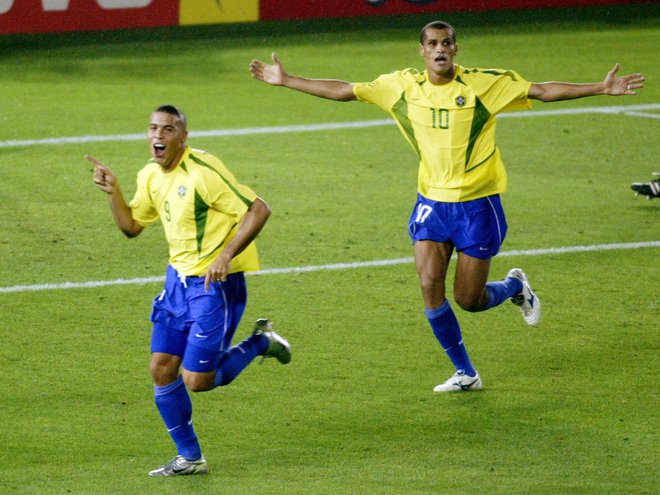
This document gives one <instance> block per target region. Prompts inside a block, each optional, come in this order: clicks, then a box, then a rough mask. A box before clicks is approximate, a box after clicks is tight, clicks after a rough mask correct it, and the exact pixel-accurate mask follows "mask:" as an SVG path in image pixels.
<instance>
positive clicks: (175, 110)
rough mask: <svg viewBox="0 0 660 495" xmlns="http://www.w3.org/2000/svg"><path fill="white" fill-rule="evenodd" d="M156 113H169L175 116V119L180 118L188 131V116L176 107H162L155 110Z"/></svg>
mask: <svg viewBox="0 0 660 495" xmlns="http://www.w3.org/2000/svg"><path fill="white" fill-rule="evenodd" d="M154 112H164V113H169V114H170V115H174V116H175V117H178V118H179V120H180V121H181V123H182V124H183V128H184V129H186V128H187V127H188V123H187V122H188V121H187V119H186V114H185V113H183V112H182V111H181V110H179V109H178V108H177V107H175V106H174V105H161V106H159V107H158V108H156V109H155V110H154Z"/></svg>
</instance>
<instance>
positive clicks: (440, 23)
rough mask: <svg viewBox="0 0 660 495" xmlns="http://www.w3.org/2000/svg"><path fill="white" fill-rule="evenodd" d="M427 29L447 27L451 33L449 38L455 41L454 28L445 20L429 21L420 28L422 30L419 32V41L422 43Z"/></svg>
mask: <svg viewBox="0 0 660 495" xmlns="http://www.w3.org/2000/svg"><path fill="white" fill-rule="evenodd" d="M427 29H448V30H449V32H450V34H451V40H452V41H453V42H454V43H456V30H455V29H454V28H453V26H452V25H451V24H449V23H447V22H445V21H433V22H429V23H428V24H427V25H426V26H424V27H423V28H422V31H421V32H420V33H419V42H420V43H421V44H422V45H423V44H424V41H425V40H426V30H427Z"/></svg>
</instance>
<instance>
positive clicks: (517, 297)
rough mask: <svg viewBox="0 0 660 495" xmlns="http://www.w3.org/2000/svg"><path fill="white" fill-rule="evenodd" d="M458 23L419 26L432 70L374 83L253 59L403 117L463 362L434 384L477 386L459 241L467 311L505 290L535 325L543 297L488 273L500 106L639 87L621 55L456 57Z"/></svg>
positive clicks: (422, 270)
mask: <svg viewBox="0 0 660 495" xmlns="http://www.w3.org/2000/svg"><path fill="white" fill-rule="evenodd" d="M457 53H458V45H457V44H456V31H455V30H454V28H453V27H452V26H451V25H449V24H447V23H446V22H443V21H434V22H431V23H429V24H427V25H426V26H424V28H423V29H422V31H421V34H420V44H419V54H420V55H421V57H422V59H423V60H424V66H425V70H424V71H423V72H419V71H417V70H415V69H406V70H401V71H396V72H393V73H391V74H386V75H382V76H380V77H378V78H377V79H375V80H374V81H372V82H369V83H350V82H346V81H340V80H336V79H309V78H305V77H299V76H294V75H291V74H288V73H287V72H286V71H285V70H284V67H283V65H282V63H281V62H280V61H279V60H278V58H277V57H276V56H275V54H273V55H272V61H273V63H272V64H266V63H264V62H262V61H260V60H253V61H252V62H251V64H250V70H251V72H252V76H253V77H255V78H256V79H258V80H260V81H263V82H266V83H268V84H272V85H274V86H284V87H287V88H291V89H295V90H297V91H302V92H304V93H308V94H310V95H313V96H318V97H322V98H327V99H331V100H336V101H351V100H358V101H364V102H368V103H374V104H376V105H378V106H379V107H380V108H382V109H383V110H385V111H386V112H387V113H388V114H389V115H390V116H391V117H392V118H393V119H394V120H395V121H396V123H397V125H398V127H399V129H400V131H401V133H402V134H403V136H404V137H405V139H406V140H407V141H408V142H409V143H410V145H411V146H412V148H413V149H414V151H415V153H416V154H417V156H418V158H419V175H418V185H417V192H418V197H417V204H416V205H415V207H414V209H413V212H412V215H411V217H410V222H409V232H410V236H411V238H412V240H413V243H414V253H415V263H416V267H417V273H418V275H419V281H420V285H421V289H422V295H423V298H424V306H425V314H426V316H427V318H428V320H429V323H430V325H431V328H432V329H433V332H434V334H435V336H436V337H437V339H438V341H439V342H440V344H441V345H442V346H443V348H444V350H445V351H446V353H447V355H448V356H449V358H450V360H451V361H452V363H453V364H454V367H455V368H456V372H455V373H454V375H453V376H452V377H451V378H449V380H447V381H445V382H444V383H441V384H440V385H438V386H437V387H435V388H434V391H436V392H453V391H468V390H475V389H480V388H481V387H482V382H481V378H480V376H479V374H478V373H477V370H476V369H475V368H474V366H473V365H472V363H471V361H470V358H469V357H468V354H467V351H466V349H465V345H464V343H463V338H462V336H461V330H460V327H459V324H458V321H457V319H456V316H455V315H454V312H453V310H452V308H451V306H450V305H449V302H448V301H447V299H446V288H445V278H446V275H447V267H448V265H449V261H450V258H451V256H452V254H453V252H454V250H456V251H457V252H458V261H457V264H456V275H455V278H454V300H455V301H456V303H457V304H458V305H459V306H460V307H461V308H463V309H465V310H467V311H483V310H486V309H490V308H492V307H494V306H498V305H500V304H501V303H503V302H504V301H506V300H507V299H510V300H511V301H512V302H513V303H514V304H516V305H517V306H518V307H520V309H521V311H522V314H523V317H524V319H525V321H526V322H527V323H528V324H530V325H537V324H538V323H539V320H540V318H541V303H540V301H539V299H538V297H537V296H536V294H535V293H534V291H533V290H532V288H531V286H530V284H529V281H528V280H527V276H526V274H525V273H524V272H523V271H522V270H521V269H519V268H514V269H512V270H511V271H509V273H508V274H507V277H506V278H505V279H504V280H502V281H498V282H488V275H489V269H490V260H491V258H492V257H493V256H495V255H496V254H497V253H498V251H499V249H500V246H501V244H502V242H503V241H504V236H505V234H506V230H507V225H506V219H505V216H504V211H503V210H502V205H501V203H500V196H499V195H500V194H501V193H503V192H505V191H506V173H505V170H504V166H503V164H502V160H501V158H500V153H499V150H498V148H497V146H496V145H495V124H496V120H495V116H496V115H497V114H498V113H499V112H503V111H507V110H513V109H522V108H529V107H531V102H530V100H541V101H544V102H551V101H560V100H570V99H573V98H583V97H587V96H596V95H612V96H617V95H635V94H636V92H635V90H637V89H640V88H642V87H643V85H644V84H643V83H644V77H643V76H642V75H641V74H631V75H626V76H618V75H617V71H618V69H619V66H618V64H617V65H615V66H614V68H613V69H612V70H611V71H610V72H609V73H608V74H607V75H606V77H605V79H604V80H603V81H602V82H597V83H591V84H576V83H561V82H544V83H531V82H528V81H526V80H525V79H523V78H522V77H521V76H520V75H518V74H517V73H516V72H514V71H511V70H500V69H480V68H466V67H461V66H459V65H456V64H455V63H454V57H455V56H456V54H457Z"/></svg>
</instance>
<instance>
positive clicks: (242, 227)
mask: <svg viewBox="0 0 660 495" xmlns="http://www.w3.org/2000/svg"><path fill="white" fill-rule="evenodd" d="M268 217H270V207H269V206H268V204H266V202H265V201H264V200H263V199H261V198H257V199H256V200H255V201H254V203H252V204H251V205H250V208H248V211H247V213H246V214H245V215H243V218H242V219H241V221H240V223H239V224H238V229H237V230H236V235H235V236H234V237H233V239H232V240H231V241H229V243H228V244H227V245H226V246H225V248H224V249H223V250H222V251H220V254H218V257H217V258H216V259H215V261H214V262H213V263H211V266H209V268H208V270H206V274H205V275H204V288H205V289H206V290H207V291H208V290H209V284H210V283H211V282H224V281H225V280H227V275H228V274H229V270H230V268H231V260H232V259H233V258H234V256H236V255H237V254H239V253H240V252H241V251H243V250H244V249H245V248H246V247H247V246H248V245H249V244H250V243H251V242H252V241H253V240H254V239H255V238H256V237H257V235H258V234H259V232H261V229H263V228H264V225H266V221H267V220H268Z"/></svg>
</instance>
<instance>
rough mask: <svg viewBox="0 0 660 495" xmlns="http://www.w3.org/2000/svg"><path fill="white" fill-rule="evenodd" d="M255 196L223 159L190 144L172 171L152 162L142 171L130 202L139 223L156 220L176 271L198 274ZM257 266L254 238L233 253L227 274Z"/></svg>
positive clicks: (223, 241) (211, 258)
mask: <svg viewBox="0 0 660 495" xmlns="http://www.w3.org/2000/svg"><path fill="white" fill-rule="evenodd" d="M256 198H257V195H256V194H255V193H254V191H252V190H251V189H250V188H249V187H247V186H244V185H241V184H239V183H238V182H237V181H236V179H235V177H234V176H233V175H232V173H231V172H229V170H227V168H226V167H225V166H224V164H223V163H222V161H221V160H219V159H218V158H216V157H215V156H213V155H209V154H207V153H205V152H204V151H200V150H194V149H191V148H190V147H188V148H186V150H185V152H184V154H183V156H182V158H181V161H180V162H179V164H178V165H177V166H176V168H174V169H173V170H172V171H170V172H167V173H164V172H163V171H162V169H161V167H160V165H158V164H157V163H156V162H154V161H151V162H149V163H148V164H147V165H146V166H145V167H144V168H143V169H142V170H140V172H138V176H137V190H136V192H135V195H134V196H133V199H132V200H131V201H130V203H129V206H130V207H131V211H132V214H133V218H134V219H135V220H136V221H137V222H139V223H140V224H141V225H145V226H146V225H148V224H150V223H153V222H154V221H156V220H157V219H158V218H160V220H161V222H162V224H163V228H164V230H165V237H166V238H167V243H168V245H169V263H170V264H171V265H172V266H173V267H174V268H175V269H176V271H177V272H179V273H180V274H183V275H186V276H197V275H203V274H204V273H205V272H206V270H207V268H208V267H209V265H210V264H211V263H212V262H213V260H214V259H215V258H216V256H217V255H218V254H219V253H220V251H221V250H222V248H223V247H224V246H225V245H227V243H228V242H229V241H230V240H231V239H232V238H233V237H234V235H235V233H236V229H237V227H238V223H239V222H240V220H241V218H243V215H245V213H246V212H247V210H248V208H249V206H250V205H251V204H252V203H253V202H254V201H255V199H256ZM258 269H259V259H258V255H257V249H256V246H255V244H254V242H252V243H251V244H250V245H249V246H248V247H247V248H246V249H245V250H244V251H243V252H241V253H240V254H239V255H237V256H236V257H234V259H233V260H232V268H231V273H235V272H244V271H252V270H258Z"/></svg>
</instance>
